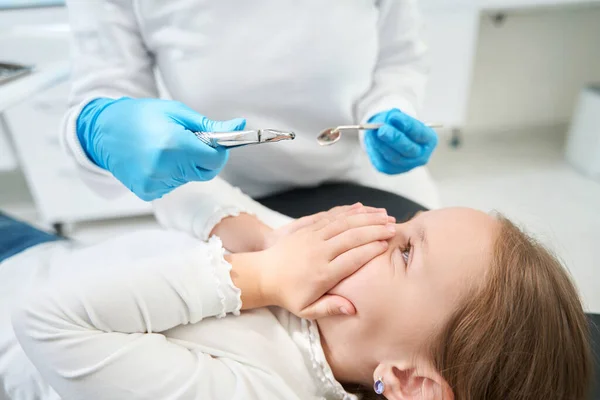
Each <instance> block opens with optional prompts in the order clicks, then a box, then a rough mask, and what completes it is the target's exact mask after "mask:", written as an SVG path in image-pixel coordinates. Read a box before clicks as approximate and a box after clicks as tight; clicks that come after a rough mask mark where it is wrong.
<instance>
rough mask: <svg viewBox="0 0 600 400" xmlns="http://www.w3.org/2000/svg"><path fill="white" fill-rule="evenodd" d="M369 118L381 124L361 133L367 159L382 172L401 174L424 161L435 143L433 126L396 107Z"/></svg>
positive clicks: (370, 120) (422, 163)
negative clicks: (363, 134)
mask: <svg viewBox="0 0 600 400" xmlns="http://www.w3.org/2000/svg"><path fill="white" fill-rule="evenodd" d="M369 122H370V123H383V124H384V125H383V126H382V127H381V128H379V129H377V130H372V131H368V132H366V133H365V137H364V139H365V147H366V150H367V155H368V156H369V159H370V160H371V163H372V164H373V166H374V167H375V168H377V170H378V171H379V172H383V173H384V174H388V175H395V174H401V173H404V172H408V171H410V170H411V169H413V168H416V167H419V166H421V165H425V164H427V161H429V157H430V156H431V153H433V150H434V149H435V147H436V146H437V142H438V137H437V134H436V133H435V131H434V130H433V129H431V128H428V127H427V126H425V125H424V124H423V123H422V122H420V121H417V120H416V119H414V118H412V117H410V116H408V115H406V114H404V113H403V112H401V111H400V110H398V109H396V108H394V109H391V110H389V111H385V112H381V113H379V114H377V115H375V116H373V117H372V118H371V119H369Z"/></svg>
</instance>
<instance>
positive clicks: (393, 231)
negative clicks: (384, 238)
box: [385, 224, 396, 233]
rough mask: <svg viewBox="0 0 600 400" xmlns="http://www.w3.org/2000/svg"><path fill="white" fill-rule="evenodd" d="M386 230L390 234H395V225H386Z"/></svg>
mask: <svg viewBox="0 0 600 400" xmlns="http://www.w3.org/2000/svg"><path fill="white" fill-rule="evenodd" d="M385 227H386V228H387V230H388V231H390V232H391V233H396V225H394V224H387V225H386V226H385Z"/></svg>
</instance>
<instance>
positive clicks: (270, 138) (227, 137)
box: [194, 129, 296, 149]
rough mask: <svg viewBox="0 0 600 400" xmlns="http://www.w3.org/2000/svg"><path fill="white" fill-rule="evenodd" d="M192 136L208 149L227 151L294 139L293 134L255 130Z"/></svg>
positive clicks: (201, 133)
mask: <svg viewBox="0 0 600 400" xmlns="http://www.w3.org/2000/svg"><path fill="white" fill-rule="evenodd" d="M194 134H195V135H196V137H197V138H198V139H200V140H201V141H202V142H204V143H206V144H207V145H209V146H210V147H213V148H217V147H226V148H228V149H231V148H235V147H242V146H248V145H252V144H263V143H274V142H280V141H282V140H294V139H295V138H296V134H295V133H294V132H288V131H278V130H276V129H257V130H252V131H238V132H194Z"/></svg>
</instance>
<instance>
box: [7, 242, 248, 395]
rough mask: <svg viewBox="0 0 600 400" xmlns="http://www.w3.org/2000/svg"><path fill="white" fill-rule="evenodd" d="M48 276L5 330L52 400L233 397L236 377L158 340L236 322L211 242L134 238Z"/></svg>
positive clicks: (221, 364)
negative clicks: (178, 331) (199, 326)
mask: <svg viewBox="0 0 600 400" xmlns="http://www.w3.org/2000/svg"><path fill="white" fill-rule="evenodd" d="M169 249H172V250H171V251H169ZM102 254H103V255H104V256H103V257H102V256H101V255H102ZM115 254H120V256H119V255H115ZM132 254H134V255H135V256H132ZM142 254H147V256H146V257H142V258H140V257H139V256H140V255H142ZM159 254H162V255H159ZM86 260H88V263H87V264H82V263H84V262H86ZM99 260H110V262H109V263H107V264H103V263H102V262H101V261H99ZM119 260H121V262H118V261H119ZM56 268H59V271H51V272H52V273H51V274H49V277H48V278H47V280H46V281H45V283H44V284H39V282H37V283H38V284H36V285H35V287H32V292H31V296H27V297H26V299H24V301H23V304H21V305H19V306H18V307H17V310H16V312H15V313H14V314H13V318H12V321H13V327H14V330H15V333H16V335H17V338H18V340H19V342H20V344H21V346H22V347H23V349H24V351H25V353H26V354H27V356H28V357H29V358H30V359H31V361H32V362H33V364H34V365H35V366H36V368H37V369H38V370H39V371H40V373H41V374H42V376H43V377H44V379H45V380H46V381H47V382H48V383H49V384H50V385H51V386H52V387H53V388H54V389H55V390H56V392H57V393H58V394H59V395H60V396H61V398H63V399H93V398H98V394H99V393H101V394H102V395H101V397H102V398H104V399H113V400H118V399H128V400H129V399H213V398H234V397H235V395H236V392H235V391H236V376H235V374H234V372H232V370H231V369H230V368H229V367H228V364H227V362H226V361H225V360H221V359H220V358H219V357H211V356H210V355H209V354H205V353H202V352H199V351H195V350H194V351H192V350H189V349H187V348H185V347H183V346H181V345H179V344H178V343H177V341H171V340H169V339H168V338H167V337H166V336H164V335H162V334H160V332H164V331H166V330H168V329H170V328H174V327H176V326H180V325H186V324H193V323H197V322H199V321H201V320H202V319H204V318H208V317H222V316H224V315H225V314H226V313H234V314H236V313H239V310H240V307H241V300H240V291H239V289H238V288H236V287H235V286H234V284H233V282H232V281H231V277H230V269H231V266H230V265H229V264H228V263H227V262H226V261H225V260H224V259H223V248H222V247H221V243H220V241H219V240H218V239H217V238H214V239H211V241H210V242H209V243H198V242H197V241H196V240H194V239H192V238H190V237H189V236H187V235H184V234H177V233H165V232H164V231H163V232H161V231H158V232H141V233H139V232H138V233H136V234H134V235H130V236H129V238H127V237H125V238H119V239H115V240H113V241H112V243H107V244H106V245H98V246H94V247H92V248H89V249H85V250H82V251H80V252H79V253H78V254H76V255H74V256H73V257H72V258H67V259H66V260H63V264H61V265H60V266H57V267H56ZM237 395H238V396H239V393H237ZM243 397H244V398H251V397H252V396H250V397H247V395H244V396H243ZM238 398H239V397H238Z"/></svg>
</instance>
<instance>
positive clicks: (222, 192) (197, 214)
mask: <svg viewBox="0 0 600 400" xmlns="http://www.w3.org/2000/svg"><path fill="white" fill-rule="evenodd" d="M152 205H153V208H154V215H155V216H156V219H157V220H158V222H159V224H160V225H161V226H162V227H163V228H166V229H173V230H177V231H182V232H185V233H187V234H189V235H191V236H194V237H196V238H198V239H200V240H207V239H208V237H209V235H210V233H211V232H212V230H213V229H214V227H215V226H216V225H217V224H218V223H219V222H221V220H222V219H223V218H226V217H230V216H237V215H239V214H240V213H247V214H251V215H255V216H256V217H257V218H258V219H259V220H261V221H262V222H263V223H264V224H266V225H267V226H270V227H271V228H278V227H280V226H282V225H285V224H286V223H288V222H290V221H291V220H292V219H291V218H290V217H287V216H285V215H282V214H279V213H277V212H275V211H273V210H271V209H269V208H267V207H265V206H263V205H261V204H259V203H258V202H256V201H255V200H253V199H252V198H250V197H249V196H247V195H246V194H244V193H243V192H242V191H241V190H240V189H239V188H237V187H233V186H231V184H229V183H228V182H227V181H225V180H224V179H222V178H218V177H217V178H215V179H213V180H212V181H209V182H189V183H186V184H185V185H183V186H181V187H179V188H177V189H175V190H173V191H172V192H171V193H169V194H167V195H165V196H163V197H162V198H160V199H158V200H154V201H153V202H152Z"/></svg>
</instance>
